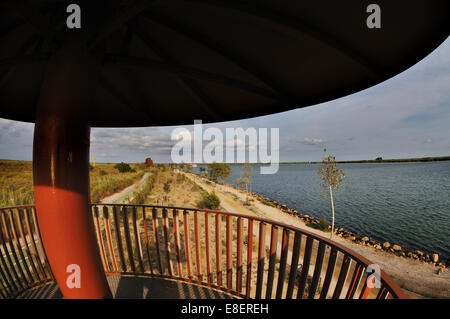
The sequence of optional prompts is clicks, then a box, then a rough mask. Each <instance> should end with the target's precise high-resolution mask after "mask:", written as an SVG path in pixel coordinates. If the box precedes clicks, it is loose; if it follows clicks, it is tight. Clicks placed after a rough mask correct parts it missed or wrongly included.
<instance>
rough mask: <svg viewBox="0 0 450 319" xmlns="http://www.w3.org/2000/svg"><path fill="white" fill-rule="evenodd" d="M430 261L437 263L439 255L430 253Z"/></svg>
mask: <svg viewBox="0 0 450 319" xmlns="http://www.w3.org/2000/svg"><path fill="white" fill-rule="evenodd" d="M431 261H432V262H434V263H437V262H438V261H439V255H438V254H433V255H431Z"/></svg>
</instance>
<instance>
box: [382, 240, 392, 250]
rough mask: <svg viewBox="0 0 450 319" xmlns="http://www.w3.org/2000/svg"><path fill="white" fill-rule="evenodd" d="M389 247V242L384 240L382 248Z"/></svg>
mask: <svg viewBox="0 0 450 319" xmlns="http://www.w3.org/2000/svg"><path fill="white" fill-rule="evenodd" d="M390 247H391V244H389V243H388V242H385V243H384V244H383V249H389V248H390Z"/></svg>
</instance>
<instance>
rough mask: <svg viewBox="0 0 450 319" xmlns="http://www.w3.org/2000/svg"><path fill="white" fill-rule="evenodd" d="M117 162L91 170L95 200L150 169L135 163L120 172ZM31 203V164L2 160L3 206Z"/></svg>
mask: <svg viewBox="0 0 450 319" xmlns="http://www.w3.org/2000/svg"><path fill="white" fill-rule="evenodd" d="M114 165H115V164H97V165H96V166H95V168H93V169H91V170H90V171H89V173H90V193H91V202H92V203H96V202H98V201H100V200H101V199H102V198H104V197H106V196H109V195H111V194H114V193H115V192H117V191H119V190H121V189H123V188H125V187H127V186H129V185H131V184H133V183H134V182H136V181H138V180H139V179H140V178H141V177H142V176H143V175H144V172H145V170H146V169H147V167H146V166H144V165H141V164H132V165H131V166H132V168H133V169H135V170H136V172H128V173H119V171H118V170H117V169H115V168H114ZM31 204H34V190H33V172H32V163H31V162H26V161H9V160H0V207H6V206H18V205H31Z"/></svg>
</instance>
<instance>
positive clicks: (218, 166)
mask: <svg viewBox="0 0 450 319" xmlns="http://www.w3.org/2000/svg"><path fill="white" fill-rule="evenodd" d="M207 171H208V177H209V178H210V179H212V180H213V181H214V182H217V181H218V180H219V179H221V180H223V181H225V180H227V179H228V177H229V176H230V173H231V169H230V165H228V164H225V163H212V164H210V165H208V168H207Z"/></svg>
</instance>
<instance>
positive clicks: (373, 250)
mask: <svg viewBox="0 0 450 319" xmlns="http://www.w3.org/2000/svg"><path fill="white" fill-rule="evenodd" d="M185 173H186V172H185ZM186 174H187V176H188V177H190V178H191V179H193V180H194V181H195V182H196V183H197V184H199V185H200V186H201V187H203V188H204V189H206V190H208V191H212V190H214V191H215V192H216V194H217V195H218V196H219V198H220V199H221V204H222V203H224V205H222V207H223V208H224V209H225V210H234V211H237V212H239V213H244V214H247V215H256V216H260V217H265V218H268V219H272V220H279V221H283V222H284V223H286V224H288V225H293V226H296V227H298V228H300V229H305V230H308V231H309V232H314V233H317V234H318V235H321V236H323V237H328V238H329V236H330V233H329V232H324V231H322V230H319V229H316V228H312V227H309V226H307V223H318V220H316V219H315V218H313V217H311V216H308V215H302V214H299V213H298V212H297V211H296V210H294V209H290V208H288V207H287V206H286V205H283V204H279V203H277V202H276V201H273V200H271V199H269V198H267V197H265V196H262V195H259V194H255V193H250V192H248V193H247V192H246V191H245V190H242V189H240V188H237V187H235V186H232V185H229V184H215V185H214V183H213V182H211V181H209V180H208V179H205V178H204V177H203V176H200V175H197V174H195V173H186ZM247 196H249V197H250V198H252V199H253V201H252V203H251V205H250V206H246V205H244V202H245V198H246V197H247ZM263 201H266V202H269V201H270V203H271V204H272V205H273V206H272V205H270V206H268V205H267V204H264V203H263ZM336 230H338V233H339V234H337V233H335V235H334V236H333V240H334V241H336V242H338V243H340V244H343V245H345V246H347V247H348V248H350V249H352V250H354V251H355V252H357V253H359V254H361V255H363V256H364V257H366V258H367V259H369V260H371V261H372V262H375V263H378V264H379V265H380V266H381V268H382V269H383V270H384V271H385V272H386V273H387V274H389V276H391V277H392V278H393V279H394V280H395V281H396V282H397V283H398V284H399V285H400V286H401V287H402V289H404V290H405V291H406V292H407V293H408V295H409V296H410V297H411V298H450V270H449V269H448V268H449V267H448V266H449V265H448V264H447V265H446V264H445V263H443V262H442V261H438V262H437V263H433V262H432V261H431V260H428V261H427V254H423V255H422V256H419V255H420V254H413V252H410V251H402V250H401V247H400V250H398V247H399V246H398V245H393V244H389V247H387V245H385V248H383V245H382V244H381V243H378V242H376V241H374V240H371V239H370V238H368V237H367V236H360V235H358V236H357V234H354V233H351V232H349V231H346V230H345V229H343V228H337V229H336ZM365 237H367V238H365ZM377 245H379V246H377ZM394 247H395V248H396V249H397V250H394ZM413 255H416V256H417V258H415V257H414V256H413ZM428 256H429V257H428V259H431V257H432V256H431V255H429V254H428Z"/></svg>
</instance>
